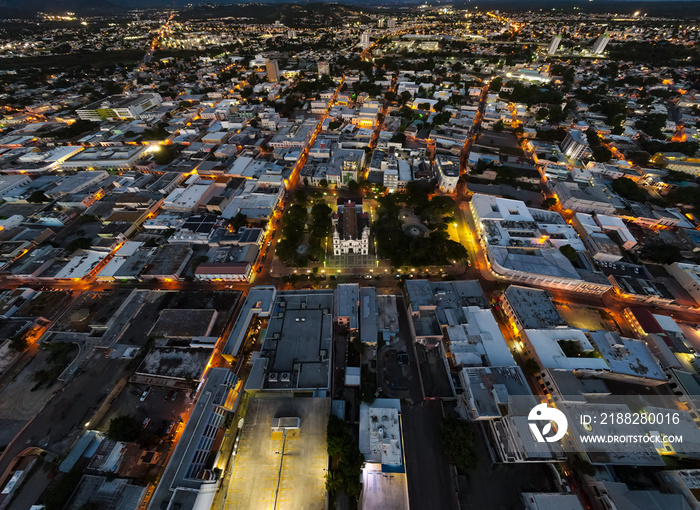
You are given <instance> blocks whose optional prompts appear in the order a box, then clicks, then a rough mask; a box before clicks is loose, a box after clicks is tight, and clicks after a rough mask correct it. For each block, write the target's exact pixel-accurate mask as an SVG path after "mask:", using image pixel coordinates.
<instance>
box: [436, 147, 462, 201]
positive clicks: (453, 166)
mask: <svg viewBox="0 0 700 510" xmlns="http://www.w3.org/2000/svg"><path fill="white" fill-rule="evenodd" d="M435 167H436V169H437V177H438V188H440V191H441V192H442V193H454V192H455V190H456V189H457V183H458V182H459V158H455V157H451V156H443V155H438V156H437V157H436V158H435Z"/></svg>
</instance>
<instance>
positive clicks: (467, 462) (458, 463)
mask: <svg viewBox="0 0 700 510" xmlns="http://www.w3.org/2000/svg"><path fill="white" fill-rule="evenodd" d="M474 437H475V434H474V426H473V425H472V424H471V423H470V422H468V421H463V420H458V419H456V418H447V419H444V420H443V421H442V423H441V424H440V439H441V441H442V447H443V449H444V450H445V454H446V455H447V458H448V459H450V462H451V463H452V464H453V465H454V466H455V467H456V468H457V470H458V471H459V472H460V473H462V474H467V473H469V472H471V471H474V470H476V468H477V466H478V458H477V455H476V451H475V449H474Z"/></svg>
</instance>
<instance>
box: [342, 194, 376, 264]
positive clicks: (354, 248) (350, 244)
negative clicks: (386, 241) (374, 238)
mask: <svg viewBox="0 0 700 510" xmlns="http://www.w3.org/2000/svg"><path fill="white" fill-rule="evenodd" d="M333 225H334V226H335V231H334V232H333V255H336V256H338V255H347V254H359V255H368V254H369V216H368V215H367V213H363V212H362V204H361V203H355V202H353V201H352V200H348V201H347V202H345V203H343V204H342V205H339V206H338V212H337V213H335V214H334V215H333Z"/></svg>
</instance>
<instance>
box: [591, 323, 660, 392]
mask: <svg viewBox="0 0 700 510" xmlns="http://www.w3.org/2000/svg"><path fill="white" fill-rule="evenodd" d="M589 335H590V337H591V339H592V340H593V342H595V345H596V347H597V348H598V351H600V355H601V356H602V357H603V358H604V359H605V361H607V363H608V365H609V366H610V370H612V371H613V372H616V373H619V374H625V375H632V376H637V377H646V378H649V379H656V380H659V381H664V382H665V381H667V378H666V375H665V374H664V371H663V370H662V369H661V367H660V366H659V364H658V363H657V362H656V360H655V359H654V356H653V355H652V354H651V351H650V350H649V348H648V347H647V345H646V344H645V343H644V342H643V341H642V340H633V339H631V338H624V337H621V336H620V335H619V334H617V333H614V332H612V331H593V332H591V333H589Z"/></svg>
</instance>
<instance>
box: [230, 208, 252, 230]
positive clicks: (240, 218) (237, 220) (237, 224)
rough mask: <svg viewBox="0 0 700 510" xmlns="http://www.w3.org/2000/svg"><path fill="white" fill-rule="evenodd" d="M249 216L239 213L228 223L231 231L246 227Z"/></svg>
mask: <svg viewBox="0 0 700 510" xmlns="http://www.w3.org/2000/svg"><path fill="white" fill-rule="evenodd" d="M247 219H248V216H246V215H245V214H243V213H241V212H239V213H237V214H236V215H235V216H234V217H233V218H231V219H230V220H229V222H228V225H229V227H230V229H231V230H234V231H236V230H238V229H239V228H241V227H243V226H245V225H246V224H247V221H246V220H247Z"/></svg>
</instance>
